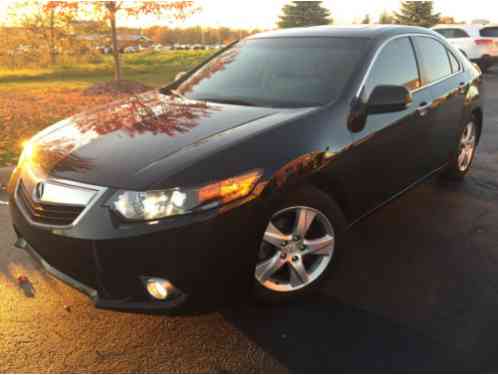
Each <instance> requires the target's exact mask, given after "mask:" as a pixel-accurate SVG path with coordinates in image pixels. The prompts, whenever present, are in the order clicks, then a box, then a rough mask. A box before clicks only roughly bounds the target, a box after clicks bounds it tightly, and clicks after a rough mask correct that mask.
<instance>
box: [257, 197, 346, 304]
mask: <svg viewBox="0 0 498 375" xmlns="http://www.w3.org/2000/svg"><path fill="white" fill-rule="evenodd" d="M344 227H345V225H344V219H343V217H342V213H341V211H340V209H339V208H338V207H337V205H336V204H335V202H334V201H333V200H332V199H330V198H329V197H328V196H327V195H326V194H325V193H323V192H321V191H320V190H317V189H314V188H307V189H305V190H301V191H299V192H296V193H295V194H292V195H291V196H290V197H289V198H288V199H286V200H285V202H284V203H282V204H281V205H279V207H277V209H276V210H275V212H274V214H273V215H272V217H271V218H270V220H269V222H268V225H267V228H266V231H265V233H264V235H263V239H262V242H261V245H260V249H259V254H258V259H257V263H256V268H255V272H254V277H255V295H256V297H257V299H259V300H262V301H263V302H270V303H274V302H286V301H290V300H295V299H298V298H299V297H303V296H305V295H309V294H312V293H313V292H314V291H316V290H317V289H318V288H319V287H320V286H321V284H322V282H323V281H324V280H325V278H326V276H327V275H328V274H329V273H330V272H331V269H332V267H333V266H334V264H335V263H336V262H337V255H338V254H337V252H338V245H339V244H338V241H339V240H340V237H341V236H342V233H343V231H344Z"/></svg>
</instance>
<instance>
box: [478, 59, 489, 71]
mask: <svg viewBox="0 0 498 375" xmlns="http://www.w3.org/2000/svg"><path fill="white" fill-rule="evenodd" d="M477 65H479V68H480V69H481V71H482V72H483V73H488V71H489V67H490V65H489V63H488V62H485V61H479V62H478V63H477Z"/></svg>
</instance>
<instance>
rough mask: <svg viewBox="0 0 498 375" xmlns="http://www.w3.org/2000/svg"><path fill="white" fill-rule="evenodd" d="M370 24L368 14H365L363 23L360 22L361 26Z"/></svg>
mask: <svg viewBox="0 0 498 375" xmlns="http://www.w3.org/2000/svg"><path fill="white" fill-rule="evenodd" d="M370 22H371V20H370V14H365V18H363V21H361V23H362V24H364V25H369V24H370Z"/></svg>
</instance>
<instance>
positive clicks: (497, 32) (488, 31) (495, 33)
mask: <svg viewBox="0 0 498 375" xmlns="http://www.w3.org/2000/svg"><path fill="white" fill-rule="evenodd" d="M481 36H484V37H488V38H498V27H486V28H484V29H482V30H481Z"/></svg>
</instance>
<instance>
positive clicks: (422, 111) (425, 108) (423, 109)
mask: <svg viewBox="0 0 498 375" xmlns="http://www.w3.org/2000/svg"><path fill="white" fill-rule="evenodd" d="M431 107H432V103H427V102H422V103H420V105H419V106H418V108H417V112H418V113H419V115H420V116H425V115H426V114H427V112H429V109H430V108H431Z"/></svg>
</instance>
